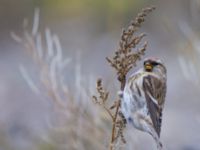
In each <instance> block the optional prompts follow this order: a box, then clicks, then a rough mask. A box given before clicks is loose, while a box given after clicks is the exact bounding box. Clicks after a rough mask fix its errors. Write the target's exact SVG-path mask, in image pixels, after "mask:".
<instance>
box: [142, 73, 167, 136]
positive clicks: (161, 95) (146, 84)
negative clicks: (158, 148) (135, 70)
mask: <svg viewBox="0 0 200 150" xmlns="http://www.w3.org/2000/svg"><path fill="white" fill-rule="evenodd" d="M143 89H144V94H145V98H146V101H147V108H148V110H149V113H150V117H151V120H152V122H153V126H154V128H155V131H156V132H157V134H158V136H160V128H161V123H162V109H163V106H164V101H165V95H166V83H165V82H164V81H162V80H161V79H159V78H157V77H155V76H153V75H147V76H144V79H143Z"/></svg>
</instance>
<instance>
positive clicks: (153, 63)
mask: <svg viewBox="0 0 200 150" xmlns="http://www.w3.org/2000/svg"><path fill="white" fill-rule="evenodd" d="M151 64H152V65H153V66H157V65H159V63H157V62H152V63H151Z"/></svg>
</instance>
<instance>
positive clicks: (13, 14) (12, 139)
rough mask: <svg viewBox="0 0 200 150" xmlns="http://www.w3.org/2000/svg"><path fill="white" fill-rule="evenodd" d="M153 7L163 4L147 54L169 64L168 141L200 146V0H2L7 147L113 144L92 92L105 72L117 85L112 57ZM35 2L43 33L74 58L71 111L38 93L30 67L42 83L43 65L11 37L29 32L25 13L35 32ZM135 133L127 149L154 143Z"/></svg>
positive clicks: (151, 22)
mask: <svg viewBox="0 0 200 150" xmlns="http://www.w3.org/2000/svg"><path fill="white" fill-rule="evenodd" d="M149 5H155V6H156V7H157V9H156V10H155V11H154V12H153V13H151V14H150V15H149V16H148V17H147V19H146V21H145V23H144V25H143V26H142V28H141V29H140V32H145V33H146V34H147V37H145V40H147V41H148V43H149V44H148V48H147V52H146V55H145V56H156V57H160V58H161V59H163V60H164V62H165V63H166V66H167V70H168V89H167V98H166V105H165V109H164V115H163V126H162V133H161V140H162V141H163V143H164V146H165V149H167V150H200V100H199V97H200V91H199V88H200V32H199V31H200V1H199V0H167V1H166V0H159V1H158V0H95V1H94V0H15V1H13V0H0V20H1V23H0V150H27V149H29V150H32V149H34V150H36V149H38V150H54V149H55V150H71V149H72V150H73V149H81V150H82V149H83V150H85V149H87V150H89V149H107V148H106V147H108V143H109V136H110V134H109V133H110V122H109V119H108V117H107V116H106V115H105V114H104V113H103V110H102V109H100V108H99V106H98V105H94V104H93V102H92V101H91V99H90V94H91V93H92V92H95V79H96V78H98V77H102V78H103V79H104V81H105V82H106V83H107V85H106V86H107V87H108V88H110V89H111V91H117V89H118V84H117V82H116V79H115V78H116V76H115V75H114V70H113V69H111V68H110V66H109V65H108V64H107V63H106V61H105V57H106V56H111V55H112V53H113V51H114V50H115V49H116V48H117V47H118V41H119V39H120V34H121V29H122V27H126V26H127V25H128V23H129V21H130V20H131V19H132V18H134V17H135V16H136V14H137V13H138V12H139V11H140V10H141V9H142V8H144V7H146V6H149ZM35 8H39V11H40V12H39V14H40V15H39V16H40V23H39V25H40V26H39V30H40V31H41V34H44V35H45V29H46V28H47V27H48V28H49V29H51V32H52V33H54V34H56V35H57V36H58V37H59V39H60V43H61V45H62V49H63V54H62V55H63V57H65V58H68V59H69V64H68V65H67V66H66V68H65V70H64V73H63V74H64V80H65V84H66V85H67V86H68V88H69V89H70V90H69V91H70V95H71V97H73V98H69V97H70V96H69V97H68V96H66V97H64V100H65V101H68V102H67V103H68V104H69V108H68V110H66V111H64V112H63V111H62V112H60V111H59V108H58V109H57V110H55V108H54V105H55V104H54V102H53V101H51V100H50V99H51V98H49V97H48V96H45V94H44V93H45V89H43V90H44V91H43V90H41V91H40V94H37V93H36V92H34V91H33V89H31V87H30V86H29V84H27V81H26V79H24V77H23V75H22V74H23V71H25V70H26V71H27V73H28V74H29V75H30V77H31V78H32V79H33V83H36V85H37V87H38V86H40V85H38V84H37V83H38V81H39V79H40V74H39V71H38V70H39V69H40V67H38V64H37V63H35V62H34V60H33V57H32V56H31V55H30V54H29V53H27V50H26V49H25V48H24V47H23V46H22V44H19V43H18V42H16V40H14V39H13V38H12V37H11V33H13V32H14V33H16V34H17V35H19V36H20V35H23V33H24V30H23V23H24V19H25V18H26V20H29V21H28V22H29V23H28V27H27V28H28V30H30V31H31V28H32V22H33V18H34V11H35ZM141 65H142V63H141V62H140V63H138V67H140V66H141ZM22 66H23V67H22ZM89 86H90V87H91V88H90V92H86V91H87V90H88V89H89V88H88V87H89ZM38 89H40V87H38ZM92 89H93V91H92ZM113 89H114V90H113ZM83 91H84V92H83ZM83 95H84V96H83ZM65 101H64V102H65ZM69 101H70V103H69ZM74 101H75V102H74ZM77 101H78V102H77ZM80 101H81V102H80ZM71 104H73V106H71ZM74 105H75V106H74ZM70 107H71V108H73V109H72V110H71V109H70ZM80 108H81V109H80ZM69 116H70V117H71V118H73V119H69ZM72 131H73V132H72ZM128 133H129V135H128ZM128 133H127V135H126V137H128V138H127V139H128V140H127V142H128V143H127V144H126V146H122V147H121V149H128V150H129V149H130V150H132V149H135V150H136V149H138V150H141V149H144V150H150V149H155V143H154V142H153V140H152V138H151V137H150V136H149V135H147V134H145V133H142V132H140V131H135V130H134V129H130V131H129V132H128Z"/></svg>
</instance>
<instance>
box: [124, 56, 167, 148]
mask: <svg viewBox="0 0 200 150" xmlns="http://www.w3.org/2000/svg"><path fill="white" fill-rule="evenodd" d="M166 82H167V69H166V67H165V65H164V63H163V61H162V60H161V59H159V58H155V57H148V58H146V59H144V64H143V67H142V68H140V69H139V70H138V71H136V72H135V73H133V74H132V75H131V76H130V77H129V78H128V80H127V82H126V84H125V87H124V90H123V91H122V100H121V112H122V114H123V115H124V117H125V119H126V122H127V123H128V124H131V125H132V126H133V127H135V128H136V129H138V130H140V131H144V132H147V133H149V134H150V135H151V136H152V137H153V139H154V140H155V142H156V145H157V149H158V150H161V149H162V147H163V146H162V143H161V141H160V132H161V124H162V111H163V108H164V103H165V97H166V88H167V85H166Z"/></svg>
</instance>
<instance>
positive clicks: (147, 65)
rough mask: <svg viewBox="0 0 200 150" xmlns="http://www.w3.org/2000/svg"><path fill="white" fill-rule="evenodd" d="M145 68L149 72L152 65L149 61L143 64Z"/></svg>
mask: <svg viewBox="0 0 200 150" xmlns="http://www.w3.org/2000/svg"><path fill="white" fill-rule="evenodd" d="M145 70H146V71H148V72H150V71H152V70H153V66H152V65H151V64H150V63H146V64H145Z"/></svg>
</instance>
